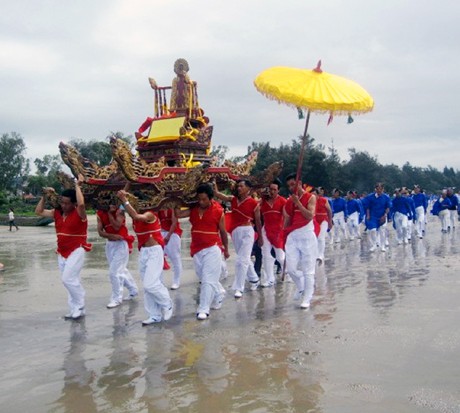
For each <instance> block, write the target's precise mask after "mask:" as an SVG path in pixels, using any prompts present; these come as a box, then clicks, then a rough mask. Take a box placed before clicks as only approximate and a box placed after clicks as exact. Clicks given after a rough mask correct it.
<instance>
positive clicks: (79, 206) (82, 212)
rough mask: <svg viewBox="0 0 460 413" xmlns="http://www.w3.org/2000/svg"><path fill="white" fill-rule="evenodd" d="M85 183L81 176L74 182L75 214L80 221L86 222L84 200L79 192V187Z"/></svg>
mask: <svg viewBox="0 0 460 413" xmlns="http://www.w3.org/2000/svg"><path fill="white" fill-rule="evenodd" d="M84 181H85V178H84V177H83V175H82V174H79V175H78V179H77V180H76V182H75V193H76V195H77V213H78V215H79V217H80V218H81V220H82V221H86V207H85V198H84V197H83V192H81V187H80V185H81V184H82V183H83V182H84Z"/></svg>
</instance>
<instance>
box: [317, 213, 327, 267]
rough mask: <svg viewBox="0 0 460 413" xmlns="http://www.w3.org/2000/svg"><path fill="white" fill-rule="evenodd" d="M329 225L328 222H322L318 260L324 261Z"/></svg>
mask: <svg viewBox="0 0 460 413" xmlns="http://www.w3.org/2000/svg"><path fill="white" fill-rule="evenodd" d="M328 226H329V224H328V222H327V221H323V222H321V224H320V226H319V234H318V258H319V259H320V260H321V261H324V251H325V250H326V235H327V228H328Z"/></svg>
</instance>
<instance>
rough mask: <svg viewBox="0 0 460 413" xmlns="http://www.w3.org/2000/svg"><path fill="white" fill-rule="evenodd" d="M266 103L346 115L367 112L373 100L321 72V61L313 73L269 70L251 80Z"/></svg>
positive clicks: (356, 87)
mask: <svg viewBox="0 0 460 413" xmlns="http://www.w3.org/2000/svg"><path fill="white" fill-rule="evenodd" d="M254 85H255V87H256V89H257V90H258V91H259V92H260V93H262V94H263V95H264V96H266V97H267V98H269V99H272V100H276V101H278V102H279V103H285V104H287V105H288V106H292V107H296V108H303V109H306V110H308V111H310V112H318V113H325V112H328V113H332V114H334V115H349V114H359V113H365V112H370V111H371V110H372V109H373V107H374V100H373V99H372V97H371V96H370V95H369V93H367V92H366V90H364V88H362V87H361V86H360V85H358V84H357V83H356V82H353V81H352V80H349V79H346V78H344V77H341V76H337V75H333V74H330V73H326V72H323V71H322V70H321V60H320V61H319V62H318V65H317V67H316V68H315V69H313V70H307V69H297V68H290V67H282V66H279V67H272V68H270V69H267V70H264V71H263V72H261V73H260V74H259V75H258V76H257V77H256V79H255V80H254Z"/></svg>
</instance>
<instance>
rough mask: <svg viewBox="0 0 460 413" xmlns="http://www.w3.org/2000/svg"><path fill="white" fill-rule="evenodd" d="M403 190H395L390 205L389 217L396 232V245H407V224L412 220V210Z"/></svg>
mask: <svg viewBox="0 0 460 413" xmlns="http://www.w3.org/2000/svg"><path fill="white" fill-rule="evenodd" d="M406 195H407V192H406V189H405V188H402V189H399V188H396V190H395V197H394V198H393V202H392V205H391V211H390V217H391V218H392V219H393V225H394V228H395V230H396V239H397V240H398V245H401V244H402V243H404V244H407V243H408V242H409V241H408V240H409V227H408V222H409V220H412V217H413V215H412V209H411V206H410V204H409V200H408V198H407V197H406Z"/></svg>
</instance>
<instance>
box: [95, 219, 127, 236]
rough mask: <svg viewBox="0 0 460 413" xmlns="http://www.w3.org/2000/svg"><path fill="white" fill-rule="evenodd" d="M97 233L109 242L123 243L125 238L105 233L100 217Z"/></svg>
mask: <svg viewBox="0 0 460 413" xmlns="http://www.w3.org/2000/svg"><path fill="white" fill-rule="evenodd" d="M97 233H98V234H99V236H100V237H102V238H105V239H108V240H109V241H121V240H122V239H123V237H122V236H121V235H119V234H109V233H108V232H105V230H104V225H103V224H102V221H101V219H100V218H99V216H98V217H97Z"/></svg>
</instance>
